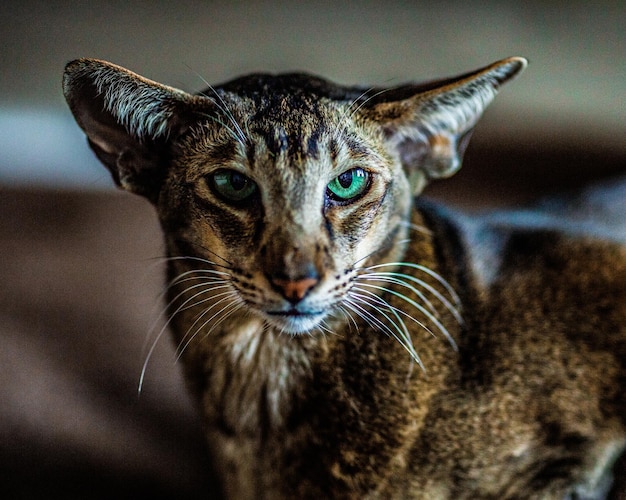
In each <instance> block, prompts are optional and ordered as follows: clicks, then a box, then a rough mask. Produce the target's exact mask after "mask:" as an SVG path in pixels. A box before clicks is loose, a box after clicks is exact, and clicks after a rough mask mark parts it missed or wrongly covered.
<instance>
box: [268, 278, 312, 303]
mask: <svg viewBox="0 0 626 500" xmlns="http://www.w3.org/2000/svg"><path fill="white" fill-rule="evenodd" d="M271 281H272V284H273V285H274V286H275V287H276V288H277V289H278V290H279V291H280V292H281V293H282V294H283V296H284V297H285V298H286V299H287V300H288V301H289V302H291V303H292V304H296V303H297V302H300V301H301V300H302V299H304V297H306V294H307V293H309V291H310V290H311V288H313V287H314V286H315V285H317V282H318V281H319V280H318V279H317V278H313V277H309V278H301V279H296V280H290V279H280V278H272V280H271Z"/></svg>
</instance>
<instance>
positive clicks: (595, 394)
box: [65, 58, 626, 498]
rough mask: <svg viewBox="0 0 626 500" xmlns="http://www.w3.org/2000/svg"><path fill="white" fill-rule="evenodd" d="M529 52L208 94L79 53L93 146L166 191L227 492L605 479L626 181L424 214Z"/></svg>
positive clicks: (554, 493)
mask: <svg viewBox="0 0 626 500" xmlns="http://www.w3.org/2000/svg"><path fill="white" fill-rule="evenodd" d="M524 65H525V62H524V61H523V60H521V59H516V58H512V59H509V60H505V61H502V62H500V63H497V64H494V65H493V66H490V67H488V68H486V69H484V70H481V71H479V72H476V73H474V74H470V75H466V76H464V77H461V78H459V79H455V80H449V81H445V82H439V83H438V84H431V85H426V86H404V87H399V88H396V89H393V90H390V91H387V92H381V93H377V92H376V91H372V92H370V93H363V92H362V91H361V90H358V89H355V88H343V87H338V86H334V85H332V84H329V83H327V82H324V81H323V80H320V79H315V78H313V77H308V76H303V75H287V76H283V77H269V76H265V75H258V76H252V77H247V78H243V79H240V80H236V81H234V82H231V83H229V84H226V85H224V86H222V87H218V88H217V89H215V90H213V89H212V93H209V94H207V95H205V96H190V95H188V94H185V93H183V92H180V91H176V90H174V89H171V88H169V87H164V86H159V85H158V84H155V83H154V82H149V81H147V80H144V79H141V78H140V77H138V76H137V75H134V74H131V73H129V72H127V71H125V70H123V69H121V68H118V67H115V66H112V65H109V64H107V63H102V62H99V61H92V60H81V61H76V62H74V63H72V64H70V65H69V66H68V69H67V70H66V79H65V92H66V97H67V98H68V102H69V103H70V106H71V108H72V110H73V111H74V114H75V116H76V117H77V120H78V122H79V124H80V125H81V126H82V127H83V128H84V129H85V130H86V132H87V133H88V135H89V138H90V141H91V144H92V147H93V148H94V150H95V152H96V153H97V154H98V156H99V157H100V159H101V160H102V161H103V162H104V163H105V164H106V165H107V166H108V167H109V169H110V170H111V171H112V173H113V176H114V178H115V180H116V181H117V182H118V183H119V184H120V185H122V186H123V187H125V188H126V189H129V190H131V191H134V192H137V193H140V194H142V195H144V196H146V197H147V198H149V199H150V200H151V201H152V202H153V203H154V204H155V205H156V206H157V210H158V212H159V217H160V220H161V223H162V226H163V228H164V231H165V238H166V245H167V249H168V254H169V255H170V257H171V259H170V261H169V278H170V288H169V298H170V304H169V306H168V308H169V313H170V316H171V326H172V331H173V334H174V337H175V341H176V345H177V346H178V347H179V350H180V352H181V357H182V359H183V362H184V369H185V372H186V376H187V380H188V382H189V387H190V390H191V392H192V394H193V395H194V396H195V398H196V399H197V401H198V403H199V407H200V410H201V412H202V415H203V417H204V422H205V426H206V434H207V439H208V442H209V445H210V449H211V452H212V454H213V455H214V459H215V460H214V461H215V464H216V467H217V469H218V474H219V476H220V478H221V480H222V486H223V490H224V493H225V494H226V496H227V497H229V498H346V497H351V498H363V497H371V498H407V497H415V498H563V497H566V496H568V495H569V496H570V497H571V498H601V497H602V496H603V495H604V494H606V492H607V491H608V488H609V487H610V479H611V476H610V470H611V467H612V464H613V462H614V460H615V459H616V458H617V457H618V456H619V454H620V453H621V451H622V449H623V447H624V445H625V443H626V422H625V421H626V416H625V415H626V404H625V403H624V400H623V398H622V397H621V387H622V386H623V383H624V374H625V373H626V371H625V370H624V368H625V367H624V363H625V362H626V223H624V222H623V220H622V217H621V216H620V214H623V213H624V209H625V208H626V207H625V204H626V203H625V202H624V200H625V199H626V183H625V184H624V185H623V186H619V185H617V186H615V187H613V188H611V189H612V191H610V192H611V193H613V196H614V198H613V203H603V202H602V200H603V199H605V198H603V196H604V195H605V194H608V193H609V191H606V193H600V194H598V193H593V192H592V193H590V194H586V195H584V196H582V197H581V198H579V199H578V202H577V203H576V204H575V208H568V207H567V206H565V205H566V203H565V201H559V202H553V203H552V204H544V205H541V206H537V207H536V208H534V209H532V210H531V209H529V210H527V211H524V212H522V211H520V212H517V213H503V214H496V215H493V216H491V217H478V216H475V217H470V216H466V215H460V214H455V213H453V212H448V211H446V210H442V209H441V208H439V207H436V206H433V205H430V204H428V203H425V202H423V201H421V200H420V199H419V198H418V199H417V202H416V203H417V205H416V209H415V207H414V199H413V197H414V195H416V194H418V193H419V192H420V191H421V189H422V187H423V186H424V184H425V183H426V182H427V181H428V180H430V179H432V178H437V177H445V176H447V175H451V174H452V173H454V171H456V169H458V167H459V162H460V157H461V156H462V152H463V149H464V147H465V144H466V142H467V138H468V137H469V134H470V132H471V130H472V128H473V126H474V125H475V123H476V120H477V119H478V117H479V116H480V114H481V112H482V110H483V109H484V107H485V106H486V105H487V104H488V102H489V101H490V100H491V99H492V98H493V96H494V95H495V92H496V90H497V88H498V87H499V85H500V84H501V83H503V82H504V81H506V80H507V79H509V78H510V77H512V76H514V75H515V74H516V73H517V72H519V71H520V70H521V69H522V68H523V67H524ZM607 200H608V199H607ZM609 201H610V200H609ZM590 207H591V208H593V209H591V208H590ZM583 219H585V220H583ZM420 364H421V365H422V366H420Z"/></svg>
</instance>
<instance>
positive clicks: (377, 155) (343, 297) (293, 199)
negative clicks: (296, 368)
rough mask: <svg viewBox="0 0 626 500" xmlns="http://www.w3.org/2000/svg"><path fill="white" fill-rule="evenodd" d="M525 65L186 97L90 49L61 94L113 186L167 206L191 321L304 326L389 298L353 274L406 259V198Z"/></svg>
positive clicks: (447, 161)
mask: <svg viewBox="0 0 626 500" xmlns="http://www.w3.org/2000/svg"><path fill="white" fill-rule="evenodd" d="M525 65H526V61H525V60H524V59H521V58H510V59H506V60H503V61H500V62H497V63H495V64H493V65H491V66H488V67H486V68H484V69H481V70H479V71H476V72H474V73H472V74H468V75H464V76H462V77H459V78H455V79H450V80H446V81H440V82H434V83H431V84H427V85H405V86H400V87H395V88H390V89H369V90H364V89H361V88H355V87H345V86H340V85H335V84H332V83H330V82H327V81H325V80H323V79H320V78H316V77H312V76H310V75H303V74H290V75H279V76H275V77H274V76H268V75H251V76H249V77H244V78H240V79H238V80H234V81H232V82H229V83H227V84H224V85H222V86H219V87H216V88H210V90H209V91H207V92H206V93H204V94H200V95H190V94H187V93H185V92H182V91H180V90H177V89H173V88H171V87H166V86H164V85H161V84H158V83H156V82H152V81H149V80H147V79H145V78H143V77H141V76H139V75H136V74H134V73H131V72H130V71H128V70H125V69H123V68H120V67H118V66H115V65H112V64H110V63H106V62H103V61H97V60H90V59H83V60H78V61H74V62H72V63H70V64H69V65H68V66H67V68H66V72H65V76H64V92H65V96H66V98H67V100H68V103H69V105H70V108H71V109H72V112H73V113H74V116H75V117H76V119H77V121H78V123H79V124H80V126H81V127H82V128H83V129H84V130H85V131H86V133H87V135H88V138H89V141H90V144H91V146H92V148H93V150H94V152H95V153H96V154H97V156H98V157H99V158H100V160H101V161H102V162H103V163H104V164H105V165H106V166H107V167H108V168H109V170H110V171H111V173H112V175H113V178H114V180H115V181H116V183H117V184H118V185H120V186H121V187H123V188H125V189H127V190H129V191H132V192H135V193H138V194H141V195H143V196H145V197H147V198H148V199H149V200H150V201H151V202H152V203H154V204H155V205H156V206H157V208H158V211H159V216H160V219H161V222H162V224H163V227H164V230H165V235H166V240H167V244H168V252H169V254H170V257H171V259H172V260H171V266H170V270H172V269H173V270H174V273H173V274H174V276H172V278H173V279H174V283H175V285H176V286H177V287H178V286H179V287H182V288H184V289H185V292H184V294H183V295H181V300H180V301H179V302H182V303H181V304H180V305H174V306H173V307H174V308H176V310H175V311H174V312H173V315H174V316H176V314H177V312H180V311H184V310H186V309H188V308H190V307H191V305H192V304H193V305H194V306H199V308H200V311H201V312H200V313H199V316H198V319H197V320H194V321H193V323H194V324H193V325H192V326H191V327H190V328H189V329H190V331H193V330H194V329H195V330H198V329H201V328H202V325H203V324H204V323H206V324H210V323H211V321H212V320H213V319H214V318H217V319H219V318H220V316H219V315H224V316H225V315H227V314H230V312H232V311H234V310H236V309H243V310H244V311H245V312H246V313H248V314H250V315H251V316H253V317H257V318H260V319H262V320H263V321H265V323H266V324H269V325H273V326H275V327H277V328H278V329H279V330H281V331H286V332H291V333H303V332H309V331H311V330H313V329H315V328H318V327H320V328H323V327H324V323H323V322H324V321H325V319H326V318H327V317H328V315H331V314H336V313H338V312H342V311H343V312H344V313H346V314H345V316H346V318H349V317H350V311H351V312H353V313H355V314H357V315H358V316H361V317H366V318H367V317H368V315H371V313H370V312H369V309H376V308H378V307H379V306H381V302H380V300H381V299H380V298H379V290H380V289H381V287H378V288H376V285H372V286H370V287H366V286H365V285H363V283H362V282H361V286H360V288H359V289H358V292H356V291H355V286H354V283H355V282H356V280H358V279H361V280H363V279H364V278H363V277H364V276H365V275H366V274H367V273H368V269H367V267H368V266H372V265H373V264H375V263H385V265H392V263H393V262H394V261H395V260H397V259H399V258H400V257H401V255H402V250H403V249H402V246H403V244H404V238H405V236H406V232H407V225H408V221H407V218H408V213H409V210H410V204H411V198H412V196H413V195H415V194H418V193H419V192H420V191H421V189H422V188H423V186H424V185H425V184H426V182H427V181H429V180H430V179H434V178H441V177H447V176H450V175H452V174H453V173H454V172H456V171H457V170H458V168H459V167H460V162H461V157H462V155H463V151H464V149H465V147H466V145H467V141H468V139H469V136H470V133H471V131H472V129H473V127H474V125H475V124H476V122H477V120H478V118H479V117H480V115H481V114H482V111H483V110H484V108H485V107H486V106H487V104H489V102H491V100H492V99H493V98H494V97H495V95H496V93H497V90H498V89H499V87H500V85H501V84H502V83H504V82H506V81H507V80H509V79H511V78H512V77H513V76H515V75H516V74H518V73H519V72H520V71H521V70H522V69H523V68H524V67H525ZM416 264H418V263H413V264H407V265H416ZM369 270H370V271H371V269H369ZM386 279H388V280H389V279H396V278H395V277H393V276H392V275H391V274H388V275H387V276H386ZM408 286H409V288H412V286H411V285H410V284H409V285H408ZM357 293H358V296H357ZM205 301H206V304H205ZM418 307H419V306H418ZM213 311H215V312H213ZM385 314H386V313H385ZM390 314H395V312H394V311H391V312H390ZM198 322H199V323H198ZM198 324H199V325H200V326H196V325H198ZM389 333H391V334H392V335H395V333H394V332H393V331H390V332H389Z"/></svg>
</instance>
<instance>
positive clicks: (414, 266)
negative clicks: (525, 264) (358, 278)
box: [366, 262, 461, 307]
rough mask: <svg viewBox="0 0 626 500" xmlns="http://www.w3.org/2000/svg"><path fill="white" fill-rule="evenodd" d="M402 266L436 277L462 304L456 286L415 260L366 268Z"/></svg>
mask: <svg viewBox="0 0 626 500" xmlns="http://www.w3.org/2000/svg"><path fill="white" fill-rule="evenodd" d="M402 266H404V267H410V268H412V269H417V270H418V271H422V272H423V273H426V274H428V275H429V276H431V277H432V278H434V279H435V280H437V282H438V283H440V284H441V285H442V286H443V287H444V288H445V289H446V291H447V292H448V293H449V294H450V297H451V298H452V300H453V301H454V302H455V304H456V306H457V307H460V306H461V299H460V297H459V296H458V294H457V293H456V292H455V291H454V288H452V286H451V285H450V283H448V282H447V281H446V280H445V279H444V278H443V277H442V276H441V275H439V274H437V273H436V272H434V271H433V270H432V269H429V268H428V267H426V266H422V265H421V264H415V263H413V262H387V263H385V264H377V265H374V266H370V267H368V268H367V269H366V270H368V271H372V270H374V269H380V268H383V267H402Z"/></svg>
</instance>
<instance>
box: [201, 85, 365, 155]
mask: <svg viewBox="0 0 626 500" xmlns="http://www.w3.org/2000/svg"><path fill="white" fill-rule="evenodd" d="M364 92H365V91H364V90H363V89H362V88H357V87H343V86H340V85H336V84H334V83H331V82H329V81H327V80H324V79H322V78H318V77H314V76H311V75H308V74H303V73H292V74H282V75H270V74H253V75H249V76H245V77H242V78H238V79H236V80H233V81H231V82H228V83H226V84H223V85H219V86H216V87H212V88H210V89H208V91H205V92H202V93H201V95H203V96H205V97H206V98H207V99H209V100H210V101H212V102H213V103H214V105H215V106H216V108H217V109H216V108H215V107H214V108H213V109H214V112H215V113H216V114H217V115H219V119H211V120H210V122H209V123H208V125H209V127H210V128H214V129H215V128H217V129H221V132H222V134H225V135H226V136H228V137H230V139H231V141H230V142H234V143H235V144H236V143H239V146H241V147H238V148H237V147H235V148H233V149H232V152H233V153H235V150H239V151H240V153H241V152H242V151H245V152H246V154H245V155H246V156H247V158H248V160H249V162H248V163H249V164H250V165H253V164H254V163H255V161H254V159H255V158H256V159H258V155H259V154H261V155H263V154H269V156H270V157H271V158H279V157H288V158H290V160H294V159H297V158H304V157H306V158H308V159H311V160H316V159H318V158H319V155H320V154H322V150H324V152H325V153H326V154H327V155H329V156H330V157H331V159H333V160H334V159H338V158H340V157H341V156H345V155H346V154H347V155H348V156H350V157H357V156H364V155H367V154H368V147H367V145H366V142H368V141H364V136H363V130H362V128H361V127H360V126H358V125H357V124H356V123H355V122H354V121H353V120H352V119H351V118H352V111H353V110H354V108H355V107H358V105H359V99H360V98H361V97H362V96H363V95H364ZM342 153H344V154H342ZM295 164H297V162H296V163H294V162H293V161H290V165H295Z"/></svg>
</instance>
